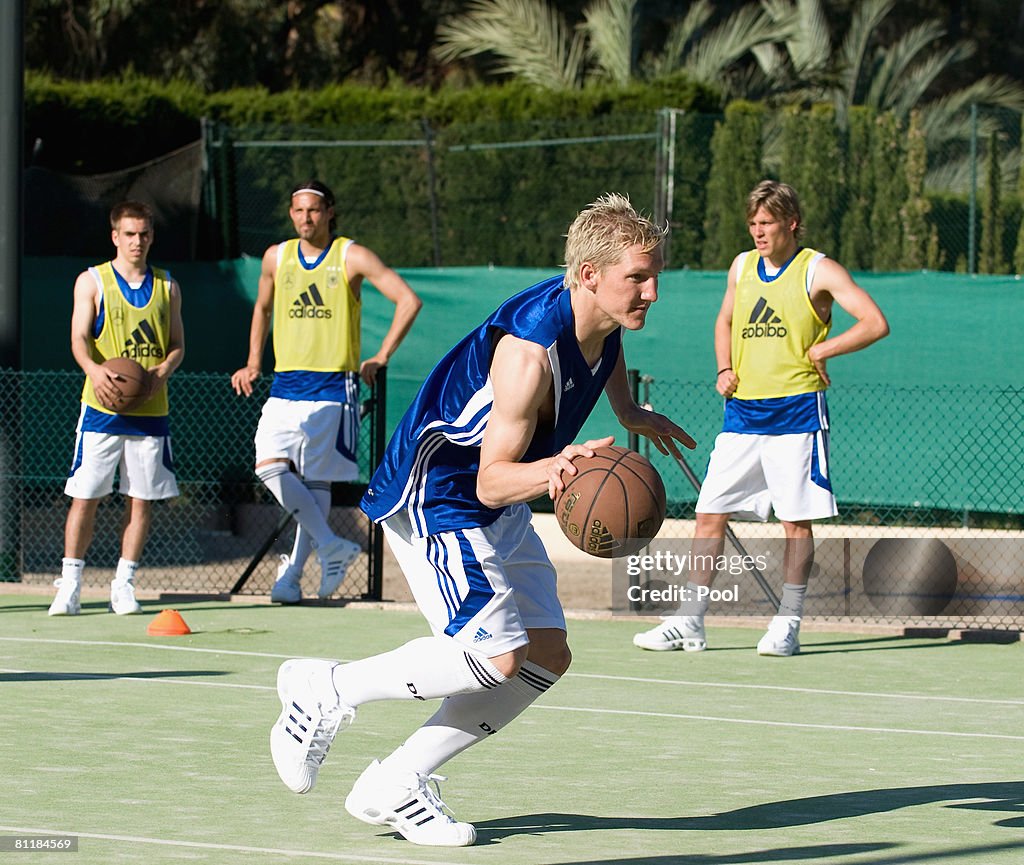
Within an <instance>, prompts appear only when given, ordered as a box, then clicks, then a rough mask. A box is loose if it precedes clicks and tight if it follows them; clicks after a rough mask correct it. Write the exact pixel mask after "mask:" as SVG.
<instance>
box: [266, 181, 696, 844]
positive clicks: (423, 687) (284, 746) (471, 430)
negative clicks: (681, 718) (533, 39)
mask: <svg viewBox="0 0 1024 865" xmlns="http://www.w3.org/2000/svg"><path fill="white" fill-rule="evenodd" d="M664 237H665V229H664V228H662V227H659V226H656V225H654V224H653V223H652V222H651V221H650V220H648V219H646V218H645V217H643V216H641V215H640V214H638V213H637V212H636V211H635V210H634V209H633V207H632V205H630V203H629V201H628V200H627V199H626V198H624V197H623V196H621V195H614V194H610V195H604V196H602V197H601V198H599V199H598V200H597V201H595V202H593V203H592V204H591V205H589V206H588V207H586V208H585V209H584V210H583V211H582V212H581V213H580V214H578V215H577V217H576V219H575V220H574V221H573V223H572V225H571V226H570V228H569V232H568V235H567V239H566V247H565V256H566V272H565V274H564V275H559V276H557V277H554V278H551V279H547V280H545V281H543V282H541V283H538V284H537V285H534V286H532V287H530V288H527V289H526V290H525V291H522V292H520V293H519V294H517V295H515V296H514V297H512V298H510V299H509V300H506V301H505V302H504V303H503V304H501V306H499V307H498V309H497V310H496V311H495V312H494V313H493V314H492V315H491V316H490V317H489V318H488V319H487V320H486V321H485V322H483V323H482V324H481V325H480V326H479V327H478V328H476V329H475V330H474V331H472V332H471V333H470V334H469V335H468V336H466V337H465V338H464V339H463V340H462V341H461V342H459V343H458V344H457V345H456V346H455V347H454V348H453V349H451V351H449V352H448V354H447V355H446V356H445V357H444V358H442V360H441V361H440V362H439V363H438V364H437V366H436V367H435V368H434V370H433V371H432V372H431V373H430V374H429V375H428V376H427V378H426V380H425V382H424V384H423V385H422V387H421V388H420V391H419V393H418V395H417V396H416V398H415V400H414V401H413V403H412V405H411V406H410V408H409V410H408V411H407V412H406V415H405V417H404V418H403V419H402V421H401V423H400V424H399V426H398V428H397V430H396V432H395V434H394V436H393V437H392V439H391V442H390V444H389V445H388V448H387V451H386V453H385V455H384V459H383V461H382V463H381V466H380V467H379V468H378V469H377V472H376V473H375V474H374V476H373V479H372V480H371V482H370V485H369V487H368V489H367V491H366V494H365V496H364V498H363V502H362V507H363V510H364V511H365V512H366V513H367V515H368V516H369V517H370V518H371V519H373V520H374V521H376V522H378V523H380V524H381V526H382V528H383V531H384V534H385V537H386V538H387V539H388V543H389V545H390V547H391V549H392V551H393V552H394V554H395V557H396V559H397V560H398V562H399V564H400V565H401V567H402V570H403V572H404V573H405V576H406V579H407V580H408V582H409V585H410V588H411V589H412V593H413V596H414V597H415V599H416V603H417V605H418V606H419V608H420V610H421V612H422V613H423V614H424V616H425V617H426V619H427V621H428V622H429V624H430V626H431V630H432V632H433V635H432V636H429V637H422V638H419V639H416V640H413V641H411V642H409V643H406V644H405V645H404V646H400V647H399V648H397V649H395V650H394V651H391V652H388V653H385V654H382V655H376V656H374V657H369V658H365V659H363V660H361V661H355V662H353V663H348V664H341V663H336V662H331V661H323V660H311V659H298V660H291V661H286V662H285V663H284V664H282V666H281V668H280V670H279V672H278V679H277V686H278V695H279V696H280V698H281V702H282V706H283V709H282V712H281V714H280V717H279V718H278V720H277V723H276V724H275V725H274V727H273V729H272V731H271V737H270V741H271V754H272V756H273V760H274V764H275V766H276V767H277V770H278V774H279V775H280V776H281V779H282V780H283V781H284V783H285V784H286V785H287V786H288V787H289V788H290V789H291V790H293V791H294V792H297V793H306V792H308V791H309V790H310V789H312V787H313V784H314V783H315V781H316V776H317V772H318V770H319V768H320V765H321V764H322V763H323V760H324V757H325V756H326V754H327V749H328V748H329V747H330V745H331V742H332V741H333V739H334V737H335V735H336V734H337V732H338V731H339V730H342V729H344V728H345V727H347V726H348V725H349V724H350V723H351V722H352V721H353V719H354V717H355V713H356V708H357V707H358V706H361V705H363V704H364V703H369V702H373V701H376V700H391V699H404V700H434V699H439V698H442V702H441V705H440V707H439V708H438V710H437V711H436V712H435V713H434V715H433V716H432V717H431V718H429V719H428V720H427V721H426V722H425V723H424V724H423V725H422V726H421V727H420V728H419V729H418V730H416V731H415V732H414V733H413V734H412V735H411V736H410V737H409V738H408V739H407V740H406V741H405V743H404V744H403V745H401V746H400V747H399V748H398V749H397V750H396V751H394V752H393V753H392V754H391V755H390V756H387V757H385V758H384V759H383V760H382V761H378V760H374V761H373V762H372V763H371V764H370V766H369V767H368V768H367V769H366V770H365V771H364V772H363V773H362V774H361V775H360V777H359V779H358V780H357V781H356V783H355V786H354V787H353V788H352V791H351V793H350V794H349V795H348V798H347V799H346V801H345V807H346V809H347V810H348V812H349V813H350V814H351V815H353V816H354V817H356V818H357V819H359V820H362V821H364V822H366V823H370V824H372V825H379V826H385V827H388V828H390V829H392V830H396V831H398V832H399V833H401V834H402V835H403V836H404V837H405V838H407V839H408V840H410V841H412V842H413V843H416V844H426V845H433V846H464V845H468V844H472V843H473V842H474V841H475V839H476V830H475V829H474V827H473V826H472V825H471V824H469V823H463V822H457V821H456V820H454V819H453V818H452V817H451V816H450V815H449V814H448V813H447V812H446V810H445V807H444V803H443V802H442V801H441V799H440V797H439V794H438V793H437V792H436V788H432V787H431V785H430V782H431V781H436V780H439V776H436V775H434V774H433V773H434V772H435V771H436V770H437V769H438V768H439V767H440V766H442V765H443V764H444V763H446V762H447V761H448V760H450V759H451V758H452V757H454V756H455V755H456V754H459V753H460V752H462V751H464V750H465V749H466V748H469V747H470V746H472V745H475V744H477V743H479V742H481V741H482V740H484V739H486V738H487V737H488V736H490V735H492V734H494V733H496V732H498V731H499V730H501V729H502V728H503V727H504V726H505V725H507V724H508V723H509V722H511V721H512V720H513V719H514V718H516V717H517V716H518V715H519V714H520V713H521V712H522V711H523V710H524V709H526V708H527V707H528V706H529V705H530V704H531V703H533V702H534V700H536V699H537V698H538V697H539V696H540V695H541V694H543V693H544V692H545V691H547V689H548V688H550V687H551V686H552V685H554V684H555V682H557V681H558V679H559V677H560V676H561V675H562V674H563V673H564V672H565V671H566V669H567V668H568V666H569V661H570V654H569V648H568V646H567V644H566V634H565V618H564V616H563V613H562V609H561V605H560V603H559V600H558V596H557V591H556V585H555V570H554V567H553V566H552V564H551V562H550V561H549V559H548V556H547V553H546V552H545V550H544V547H543V545H542V543H541V541H540V539H539V538H538V536H537V535H536V533H535V532H534V530H533V527H532V525H531V522H530V516H531V515H530V509H529V507H528V505H527V504H526V503H527V502H529V501H530V500H532V499H534V498H536V497H537V496H540V495H543V494H545V493H546V494H547V495H548V496H549V497H550V498H554V497H555V496H556V495H557V494H558V493H559V491H560V490H562V489H563V488H564V486H565V483H566V479H567V477H569V476H571V475H574V474H576V468H575V467H574V465H573V460H574V459H577V458H579V457H581V456H592V455H593V451H594V448H596V447H599V446H601V445H606V444H610V443H611V442H612V441H613V438H612V437H611V436H609V437H607V438H602V439H598V440H592V441H585V442H583V443H582V444H575V443H573V442H574V439H575V438H576V436H577V435H578V434H579V432H580V430H581V429H582V427H583V424H584V421H585V420H586V419H587V417H588V416H589V415H590V413H591V411H592V410H593V408H594V406H595V405H596V403H597V401H598V400H599V399H600V397H601V394H602V392H603V393H605V394H607V396H608V399H609V402H610V403H611V406H612V408H613V410H614V411H615V414H616V416H617V417H618V419H619V421H620V423H622V425H623V426H624V427H626V429H628V430H631V431H633V432H636V433H639V434H641V435H646V436H648V437H649V438H650V439H651V440H652V441H653V442H654V444H655V446H656V447H657V448H658V449H659V450H660V451H662V452H664V453H672V454H675V455H677V456H678V454H679V450H678V448H677V446H676V442H677V441H678V442H680V443H682V444H684V445H685V446H686V447H693V446H694V443H693V440H692V439H691V438H690V437H689V436H688V435H687V434H686V433H685V432H684V431H683V430H682V429H681V428H680V427H678V426H677V425H676V424H674V423H673V422H672V421H670V420H669V419H668V418H666V417H663V416H662V415H660V414H656V413H654V412H651V411H647V410H645V409H643V408H641V407H639V406H638V405H637V404H636V403H635V402H634V401H633V398H632V395H631V393H630V389H629V387H628V384H627V380H626V364H625V360H624V357H623V353H622V341H621V338H622V332H623V331H624V330H631V331H637V330H640V329H641V328H642V327H643V326H644V323H645V320H646V318H647V313H648V311H649V309H650V307H651V304H653V303H654V302H655V301H656V300H657V299H658V275H659V273H660V272H661V270H662V267H663V257H662V243H663V240H664ZM311 648H312V647H311ZM440 780H443V779H440Z"/></svg>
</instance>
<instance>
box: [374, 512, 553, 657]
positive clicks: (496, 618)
mask: <svg viewBox="0 0 1024 865" xmlns="http://www.w3.org/2000/svg"><path fill="white" fill-rule="evenodd" d="M530 518H531V514H530V509H529V507H528V506H527V505H524V504H520V505H513V506H512V507H510V508H508V509H507V510H506V511H505V512H504V513H503V514H502V515H501V516H500V517H498V519H497V520H496V521H495V522H493V523H492V524H491V525H489V526H484V527H483V528H467V529H459V530H457V531H451V532H440V533H439V534H436V535H430V536H429V537H425V538H420V537H416V536H415V535H414V534H413V532H412V530H411V526H410V523H409V520H408V518H407V517H406V516H405V512H404V511H400V512H399V513H397V514H395V515H394V516H392V517H389V518H388V519H387V520H385V521H384V522H383V523H382V524H381V525H382V527H383V529H384V536H385V537H386V538H387V540H388V545H389V546H390V547H391V551H392V552H393V553H394V555H395V558H396V559H397V560H398V564H399V565H400V566H401V568H402V572H403V573H404V574H405V578H406V580H407V581H408V583H409V588H410V589H411V590H412V594H413V597H414V598H415V599H416V604H417V605H418V606H419V608H420V612H422V613H423V615H424V617H425V618H426V620H427V622H428V623H429V624H430V627H431V628H432V629H433V631H434V633H435V634H437V635H441V634H446V635H447V636H449V637H451V638H452V639H454V640H455V641H456V642H458V643H460V644H461V645H463V646H465V647H466V648H467V649H470V650H472V651H473V652H478V653H480V654H482V655H484V656H485V657H488V658H493V657H496V656H498V655H503V654H505V653H506V652H510V651H512V650H513V649H516V648H518V647H519V646H523V645H525V644H526V643H528V642H529V638H528V637H527V634H526V632H527V630H528V629H531V628H558V629H559V630H563V631H564V630H565V615H564V614H563V612H562V605H561V603H560V602H559V600H558V591H557V584H556V576H555V568H554V565H552V564H551V560H550V559H549V558H548V554H547V552H546V551H545V549H544V544H543V543H542V542H541V540H540V538H539V537H538V536H537V533H536V532H535V531H534V530H533V525H532V524H531V522H530Z"/></svg>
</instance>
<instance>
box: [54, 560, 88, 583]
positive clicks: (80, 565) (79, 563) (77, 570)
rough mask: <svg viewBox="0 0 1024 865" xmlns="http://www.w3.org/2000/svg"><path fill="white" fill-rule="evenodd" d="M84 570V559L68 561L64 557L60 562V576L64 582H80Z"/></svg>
mask: <svg viewBox="0 0 1024 865" xmlns="http://www.w3.org/2000/svg"><path fill="white" fill-rule="evenodd" d="M83 570H85V559H69V558H68V557H67V556H65V557H64V558H63V559H61V562H60V575H61V577H62V578H63V579H65V580H74V581H75V582H76V583H80V582H82V571H83Z"/></svg>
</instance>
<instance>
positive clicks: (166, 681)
mask: <svg viewBox="0 0 1024 865" xmlns="http://www.w3.org/2000/svg"><path fill="white" fill-rule="evenodd" d="M0 673H14V674H17V675H25V674H33V675H39V676H46V675H47V673H45V672H37V671H33V670H11V669H4V668H0ZM53 678H54V679H103V680H107V681H116V680H120V681H124V682H145V683H147V684H154V685H199V686H200V687H203V686H205V687H208V688H211V687H212V688H238V689H246V690H250V691H276V690H277V689H276V687H272V686H270V685H243V684H233V683H231V682H198V681H195V680H194V679H175V678H162V677H161V678H154V677H152V676H118V675H114V674H111V673H54V674H53ZM530 708H531V709H547V710H549V711H553V712H584V713H590V714H593V715H629V716H632V717H640V718H671V719H673V720H679V721H714V722H716V723H727V724H749V725H753V726H761V727H799V728H801V729H809V730H846V731H849V732H859V733H902V734H905V735H911V736H949V737H952V738H960V739H1011V740H1013V741H1018V742H1024V736H1010V735H1003V734H1001V733H959V732H955V731H950V730H916V729H904V728H901V727H855V726H850V725H847V724H805V723H798V722H795V721H764V720H760V719H753V718H720V717H717V716H715V715H682V714H677V713H675V712H642V711H639V710H636V709H593V708H587V707H584V706H548V705H537V704H536V703H534V704H533V705H532V706H530ZM0 828H2V827H0Z"/></svg>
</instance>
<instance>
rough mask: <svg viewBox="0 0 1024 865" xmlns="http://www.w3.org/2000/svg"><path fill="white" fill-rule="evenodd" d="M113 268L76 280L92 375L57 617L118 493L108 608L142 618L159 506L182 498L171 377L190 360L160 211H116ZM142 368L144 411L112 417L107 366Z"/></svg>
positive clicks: (78, 336)
mask: <svg viewBox="0 0 1024 865" xmlns="http://www.w3.org/2000/svg"><path fill="white" fill-rule="evenodd" d="M110 227H111V239H112V241H113V243H114V247H115V248H116V250H117V255H116V256H115V257H114V259H113V260H112V261H108V262H105V263H104V264H98V265H96V266H95V267H90V268H89V269H88V270H86V271H85V272H83V273H81V274H79V276H78V279H77V280H76V281H75V302H74V309H73V311H72V314H71V353H72V354H73V355H74V358H75V362H76V363H77V364H78V365H79V366H80V367H81V368H82V371H83V372H84V373H85V376H86V378H85V386H84V387H83V389H82V409H81V413H80V414H79V419H78V430H77V437H76V441H75V455H74V461H73V463H72V466H71V472H70V474H69V477H68V480H67V484H66V485H65V487H64V491H65V493H67V495H69V496H71V507H70V508H69V510H68V516H67V523H66V525H65V528H64V559H63V561H62V564H61V576H60V578H59V579H58V580H57V581H56V583H55V585H56V586H57V596H56V597H55V598H54V600H53V603H52V604H51V605H50V609H49V614H50V615H51V616H67V615H75V614H77V613H78V612H79V610H80V608H81V604H80V600H79V596H80V591H81V583H82V572H83V569H84V568H85V554H86V552H87V551H88V549H89V546H90V544H91V543H92V537H93V531H94V527H95V522H96V510H97V507H98V505H99V502H100V499H102V498H103V497H105V496H107V495H108V494H109V493H111V492H112V491H113V488H114V487H113V484H114V474H115V472H119V474H120V492H121V493H122V494H124V495H125V496H126V497H127V500H128V504H127V507H126V508H125V518H124V525H123V527H122V530H121V558H120V560H119V561H118V563H117V570H116V572H115V574H114V580H113V582H111V584H110V608H111V609H112V610H113V611H114V612H115V613H117V614H119V615H124V614H127V613H138V612H141V609H142V608H141V606H140V605H139V603H138V601H137V600H136V599H135V576H136V571H137V569H138V565H139V559H140V558H141V556H142V551H143V547H144V546H145V543H146V538H147V536H148V534H149V527H150V521H151V518H152V515H151V511H152V502H153V501H154V500H159V499H167V498H172V497H174V496H176V495H177V494H178V485H177V481H176V480H175V477H174V468H173V464H172V461H171V437H170V427H169V424H168V419H167V379H168V378H170V376H171V373H173V372H174V371H175V370H176V369H177V368H178V366H179V365H180V364H181V361H182V359H183V358H184V356H185V336H184V329H183V327H182V323H181V290H180V289H179V287H178V284H177V282H175V281H174V280H173V279H172V278H171V276H170V274H168V273H167V271H166V270H162V269H160V268H158V267H151V266H149V265H148V264H147V258H148V255H149V249H150V246H151V245H152V243H153V213H152V211H151V210H150V208H149V206H148V205H146V204H143V203H141V202H138V201H125V202H122V203H120V204H118V205H116V206H115V207H114V209H113V210H112V211H111V213H110ZM119 356H120V357H130V358H133V359H135V360H137V361H138V362H139V363H140V364H142V366H143V367H145V369H146V371H147V372H148V374H149V395H148V397H147V398H146V399H145V401H143V402H142V404H141V405H139V406H137V407H135V408H133V409H131V410H130V411H127V412H122V413H119V414H118V413H114V412H113V411H111V410H110V409H108V408H106V407H105V404H107V405H109V404H111V403H113V401H114V397H115V396H116V387H117V385H116V383H115V381H114V380H113V379H112V378H111V373H110V372H109V371H108V370H107V369H106V368H105V367H104V366H103V365H102V364H103V361H104V360H106V359H108V358H112V357H119Z"/></svg>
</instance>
